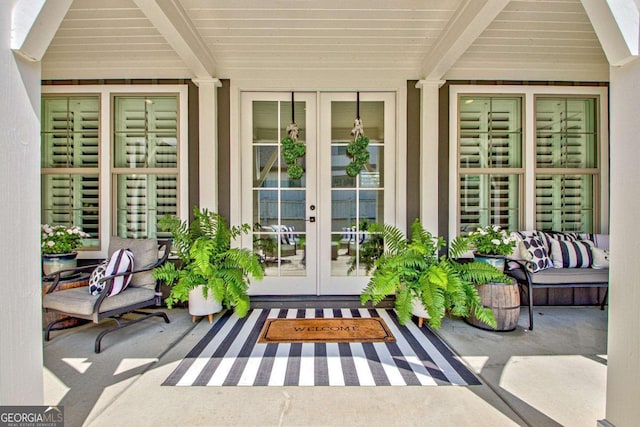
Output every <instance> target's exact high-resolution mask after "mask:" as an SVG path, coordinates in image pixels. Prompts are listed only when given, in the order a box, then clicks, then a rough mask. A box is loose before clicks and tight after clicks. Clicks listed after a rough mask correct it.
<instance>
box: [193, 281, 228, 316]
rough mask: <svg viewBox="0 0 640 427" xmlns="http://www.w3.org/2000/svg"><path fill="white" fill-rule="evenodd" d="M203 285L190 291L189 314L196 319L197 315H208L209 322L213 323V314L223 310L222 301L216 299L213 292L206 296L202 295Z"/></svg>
mask: <svg viewBox="0 0 640 427" xmlns="http://www.w3.org/2000/svg"><path fill="white" fill-rule="evenodd" d="M203 287H204V286H202V285H200V286H198V287H196V288H193V289H192V290H191V291H190V292H189V314H190V315H191V316H192V317H193V320H194V321H195V318H196V316H208V317H209V323H211V322H212V321H213V314H214V313H218V312H220V311H222V303H221V302H220V301H218V300H216V299H215V298H214V297H213V294H211V293H209V294H208V296H207V298H205V297H204V296H203V295H202V288H203Z"/></svg>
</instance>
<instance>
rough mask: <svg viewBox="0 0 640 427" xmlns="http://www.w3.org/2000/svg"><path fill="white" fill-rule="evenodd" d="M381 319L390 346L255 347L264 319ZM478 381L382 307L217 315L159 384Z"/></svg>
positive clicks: (432, 340) (429, 337) (431, 337)
mask: <svg viewBox="0 0 640 427" xmlns="http://www.w3.org/2000/svg"><path fill="white" fill-rule="evenodd" d="M315 318H324V319H327V318H329V319H331V318H374V319H375V318H379V319H382V320H383V321H384V322H385V324H386V325H387V327H388V328H389V331H390V332H391V333H392V334H393V336H395V339H396V341H395V342H348V343H347V342H341V343H337V342H321V343H317V342H316V343H312V342H295V343H291V342H286V343H260V342H258V338H259V336H260V332H261V331H262V329H263V327H264V325H265V323H266V322H267V320H268V319H315ZM478 384H480V382H479V381H478V379H477V378H476V377H475V376H474V375H473V373H471V371H469V370H468V369H467V368H466V367H465V366H464V365H463V364H462V363H461V362H460V360H458V357H457V356H456V355H455V354H454V353H453V352H452V351H451V349H450V348H449V347H447V345H446V344H445V343H444V342H442V341H441V340H440V339H439V338H438V336H437V335H435V334H434V333H433V331H431V330H430V329H429V328H427V327H422V328H418V326H417V324H415V323H413V322H409V323H408V324H407V325H405V326H401V325H400V324H399V323H398V319H397V318H396V314H395V312H394V311H393V310H384V309H288V310H287V309H272V310H261V309H256V310H252V311H250V312H249V314H248V315H247V316H246V317H244V318H242V319H240V318H238V317H237V316H235V315H234V314H232V312H230V311H227V312H225V313H224V314H222V315H220V316H217V317H216V320H215V322H214V324H213V325H212V326H211V328H210V330H209V331H208V332H207V333H206V335H205V336H204V337H203V338H202V339H201V340H200V342H199V343H198V344H197V345H196V346H195V347H194V348H193V349H192V350H191V351H190V352H189V354H187V355H186V357H185V358H184V359H182V360H181V361H180V363H179V364H178V366H177V367H176V369H175V370H174V371H173V372H172V373H171V374H170V375H169V377H168V378H167V379H166V380H165V382H164V383H163V385H164V386H183V387H187V386H409V385H411V386H445V385H478Z"/></svg>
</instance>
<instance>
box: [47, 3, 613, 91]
mask: <svg viewBox="0 0 640 427" xmlns="http://www.w3.org/2000/svg"><path fill="white" fill-rule="evenodd" d="M146 1H147V0H135V1H134V0H110V1H108V2H105V1H103V0H74V1H73V4H72V5H71V7H70V9H69V11H68V13H67V14H66V16H65V18H64V20H63V22H62V24H61V25H60V28H59V29H58V31H57V33H56V35H55V37H54V39H53V41H52V43H51V44H50V46H49V48H48V50H47V52H46V54H45V56H44V58H43V64H42V65H43V67H42V75H43V78H44V79H82V78H159V77H165V78H171V77H176V78H189V77H194V76H195V75H196V74H197V73H196V72H195V71H194V67H193V64H189V65H187V64H188V63H189V61H185V54H184V51H183V50H182V49H176V47H175V46H176V43H175V41H176V40H175V39H174V40H172V37H170V36H167V28H166V25H165V26H162V25H158V21H157V20H154V19H149V16H150V15H149V10H148V9H147V8H146V7H145V2H146ZM159 3H160V4H162V3H164V4H169V5H170V7H171V8H173V9H172V10H178V12H180V11H182V9H183V10H184V12H185V13H184V16H183V17H182V18H180V19H182V21H180V22H182V23H186V24H187V25H186V29H184V28H183V29H182V34H183V35H184V34H187V36H188V37H186V39H184V40H181V41H182V42H184V41H185V40H186V41H187V42H189V37H190V36H189V34H191V35H193V36H195V39H196V40H197V41H198V42H203V44H202V48H203V49H206V50H207V51H208V54H210V58H211V61H208V62H207V61H204V64H205V65H207V64H215V69H214V70H210V71H211V74H213V76H214V77H220V78H243V77H250V76H256V75H260V76H264V75H266V76H269V75H278V76H282V75H283V74H284V75H287V74H291V75H297V76H300V75H301V74H305V75H308V76H317V75H323V74H325V75H326V74H330V75H331V74H332V75H335V76H340V75H341V74H342V73H347V74H348V73H351V74H354V73H362V74H370V75H375V74H376V73H378V74H380V75H393V76H397V77H399V78H413V79H419V78H425V77H429V78H434V79H438V78H444V79H525V80H608V74H609V66H608V63H607V59H606V57H605V55H604V53H603V50H602V48H601V46H600V43H599V41H598V38H597V36H596V34H595V32H594V30H593V27H592V25H591V23H590V21H589V18H588V16H587V14H586V13H585V11H584V8H583V6H582V4H581V2H580V0H557V1H553V0H549V1H546V0H540V1H529V0H511V1H508V0H490V1H488V2H485V1H484V0H471V1H468V0H428V1H423V0H394V1H387V0H235V1H233V2H230V1H228V0H160V1H159ZM139 5H142V9H141V8H140V7H139ZM479 5H483V7H484V9H482V10H480V9H478V11H477V12H476V11H475V10H472V9H471V8H478V7H480V6H479ZM176 15H180V13H177V14H176ZM152 22H155V23H156V24H155V25H154V23H152ZM170 25H174V26H175V25H176V24H175V22H172V23H171V24H170ZM163 27H164V28H163ZM178 30H180V29H178ZM178 32H179V31H178ZM456 49H458V50H459V52H456ZM200 52H202V51H200ZM191 53H192V55H193V54H194V53H195V54H196V55H197V53H198V49H193V51H192V52H191ZM200 69H202V67H200Z"/></svg>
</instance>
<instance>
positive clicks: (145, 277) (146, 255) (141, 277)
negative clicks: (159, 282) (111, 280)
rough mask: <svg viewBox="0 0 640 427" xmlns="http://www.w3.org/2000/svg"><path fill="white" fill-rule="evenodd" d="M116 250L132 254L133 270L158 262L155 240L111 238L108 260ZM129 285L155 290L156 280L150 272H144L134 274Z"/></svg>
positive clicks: (156, 242)
mask: <svg viewBox="0 0 640 427" xmlns="http://www.w3.org/2000/svg"><path fill="white" fill-rule="evenodd" d="M118 249H129V250H131V252H133V260H134V264H133V265H134V270H139V269H141V268H145V267H148V266H150V265H153V264H154V263H155V262H156V261H158V241H157V240H156V239H125V238H122V237H118V236H111V241H110V242H109V258H111V255H113V253H114V252H115V251H116V250H118ZM131 285H134V286H145V287H148V288H149V289H155V287H156V280H155V279H154V278H153V275H152V272H151V271H145V272H142V273H136V274H134V275H133V278H132V279H131Z"/></svg>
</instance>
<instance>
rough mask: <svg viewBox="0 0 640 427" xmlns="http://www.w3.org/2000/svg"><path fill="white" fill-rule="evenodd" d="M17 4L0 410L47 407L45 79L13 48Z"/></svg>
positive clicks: (1, 230) (5, 171) (4, 144)
mask: <svg viewBox="0 0 640 427" xmlns="http://www.w3.org/2000/svg"><path fill="white" fill-rule="evenodd" d="M14 3H15V2H12V1H9V2H7V1H0V76H2V78H1V79H0V152H1V153H2V155H0V206H2V209H0V236H1V237H0V238H1V239H2V244H0V259H1V260H2V262H0V294H1V295H2V307H1V308H0V405H41V404H42V403H43V369H42V363H43V360H42V326H41V323H42V311H41V296H40V292H41V284H40V269H41V262H40V75H41V74H40V62H28V61H27V60H25V59H24V58H23V57H22V56H20V55H15V54H14V53H13V52H12V51H11V50H10V48H9V46H10V30H11V26H12V22H11V13H12V7H13V5H14Z"/></svg>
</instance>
